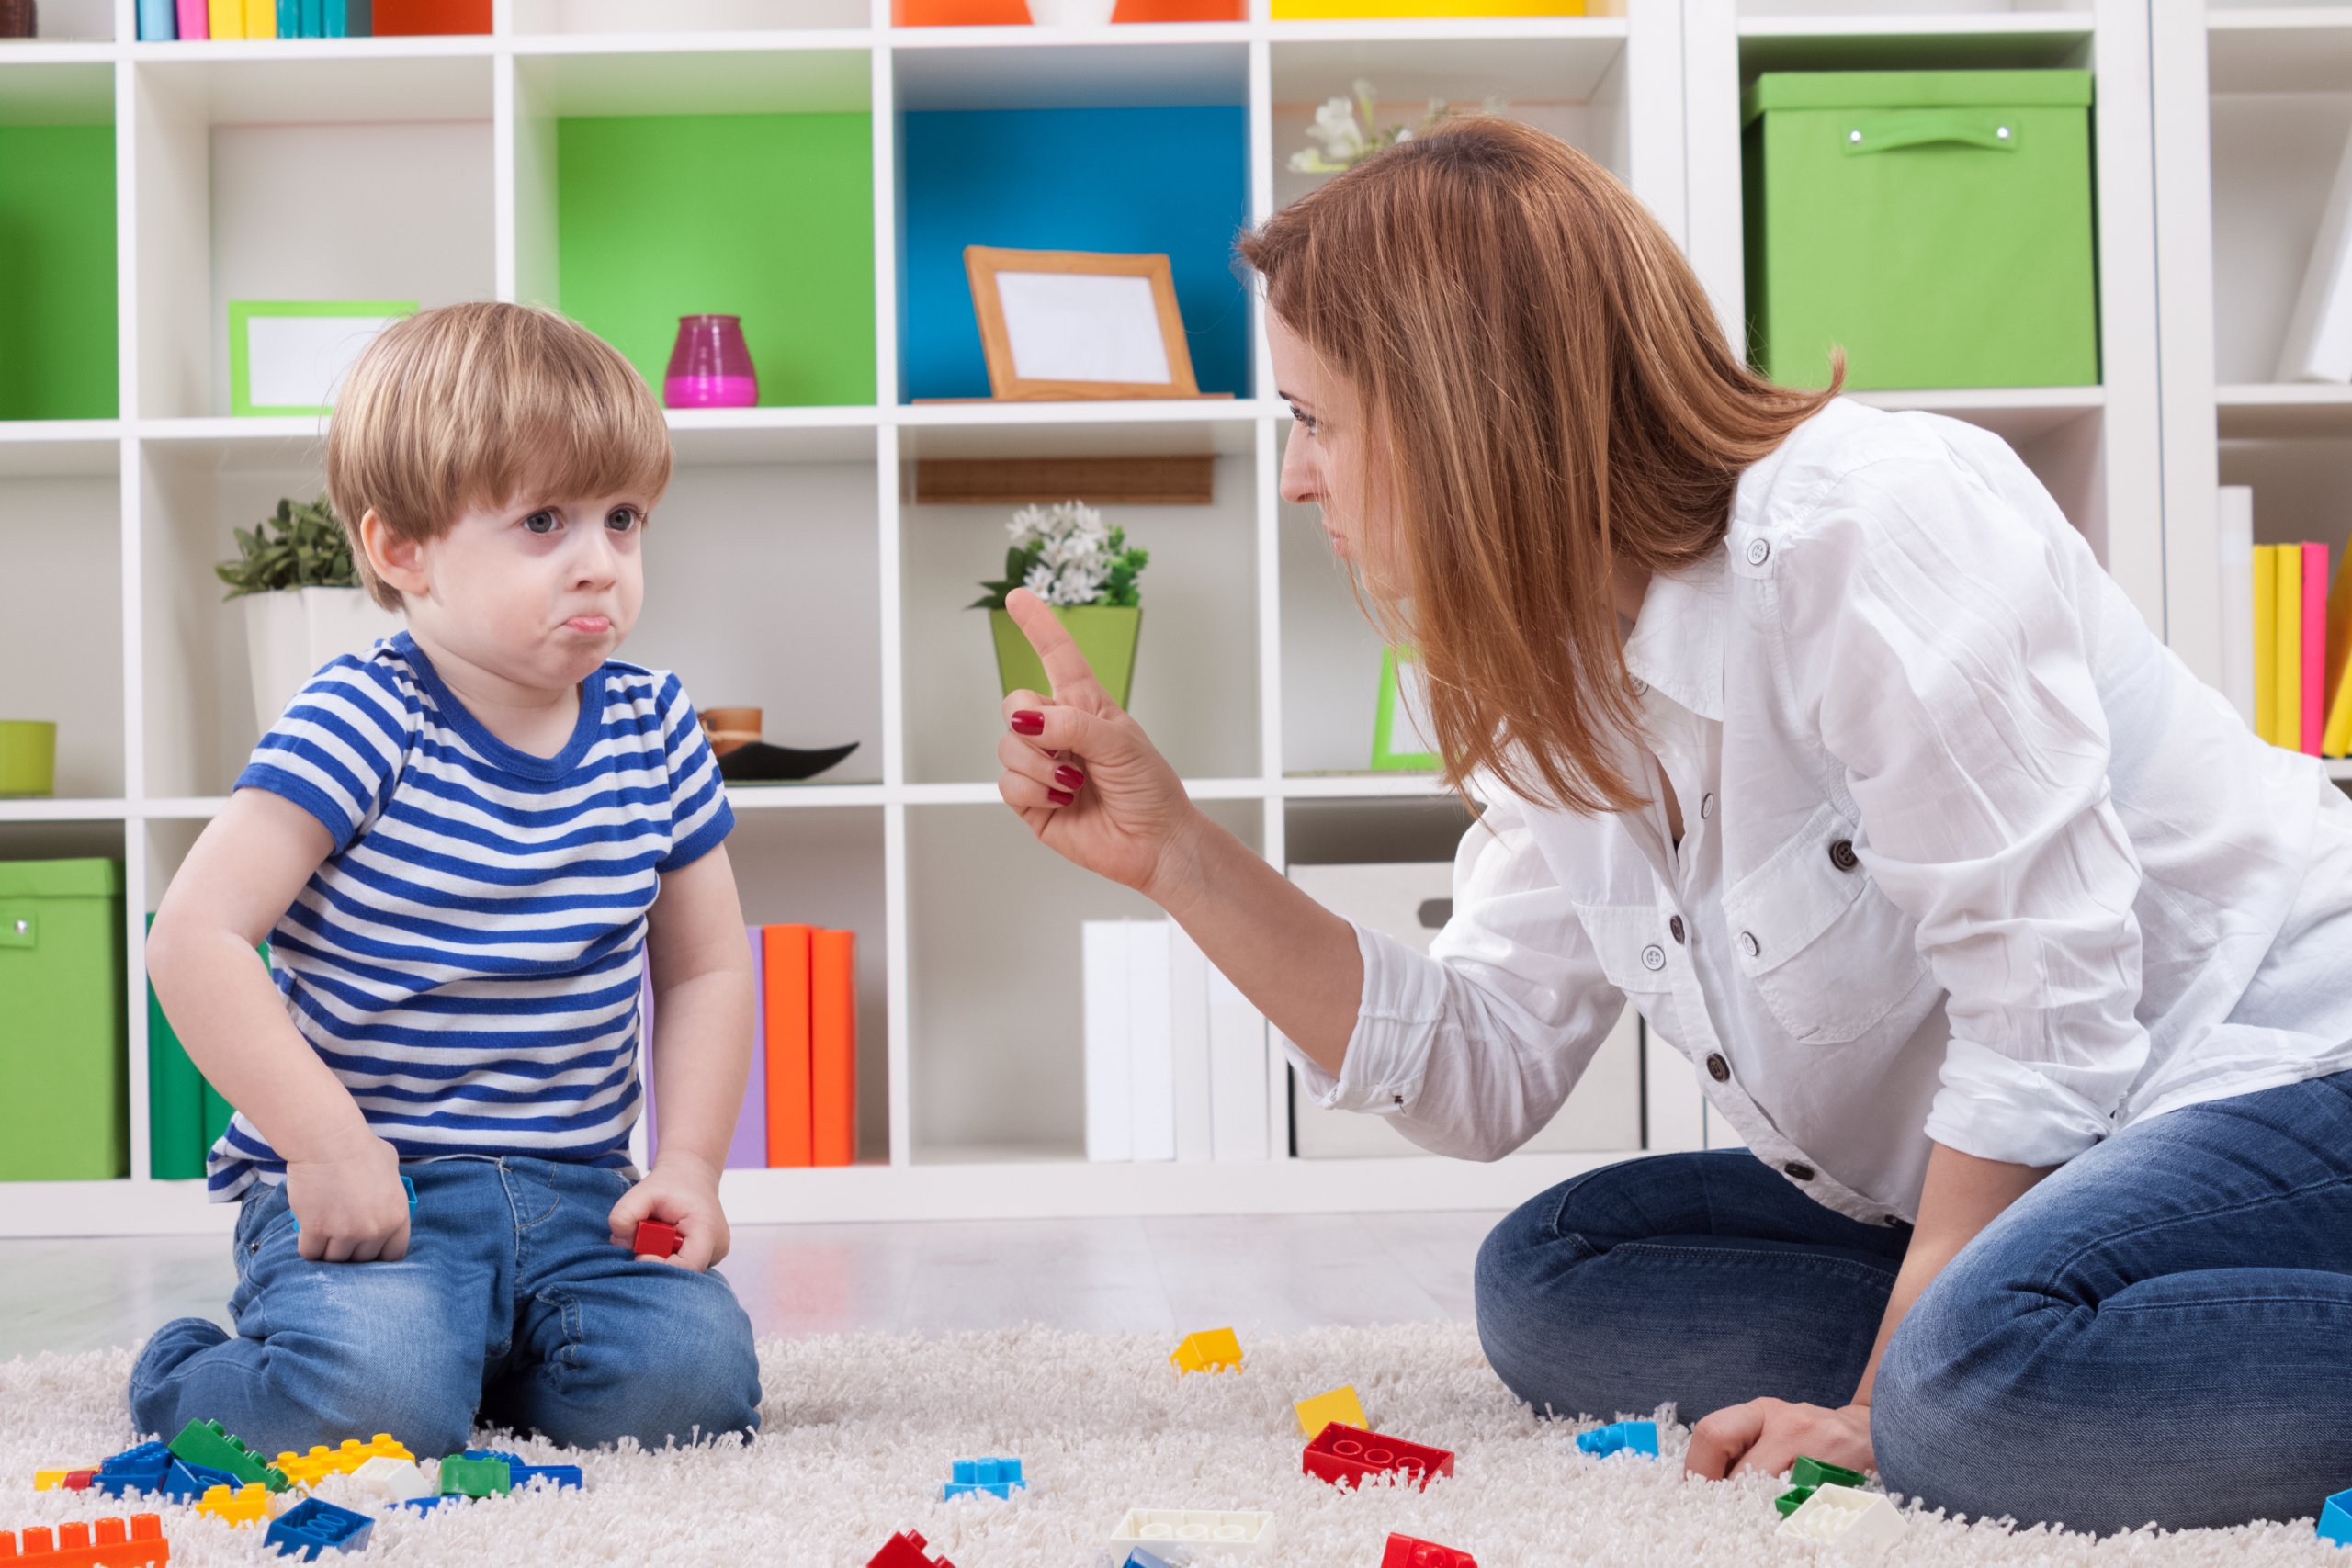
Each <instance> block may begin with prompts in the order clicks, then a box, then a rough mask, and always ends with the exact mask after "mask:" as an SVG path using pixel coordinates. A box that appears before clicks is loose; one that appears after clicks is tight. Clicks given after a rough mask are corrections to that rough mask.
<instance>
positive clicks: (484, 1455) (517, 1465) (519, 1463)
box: [458, 1449, 524, 1486]
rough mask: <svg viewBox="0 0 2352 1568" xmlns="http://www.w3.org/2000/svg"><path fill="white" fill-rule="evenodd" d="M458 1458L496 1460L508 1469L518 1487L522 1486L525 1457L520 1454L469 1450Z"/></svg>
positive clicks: (490, 1450) (502, 1451)
mask: <svg viewBox="0 0 2352 1568" xmlns="http://www.w3.org/2000/svg"><path fill="white" fill-rule="evenodd" d="M458 1458H459V1459H494V1460H496V1461H498V1462H499V1463H501V1464H503V1465H504V1466H505V1467H506V1471H507V1473H508V1474H510V1475H512V1476H513V1477H514V1478H515V1484H516V1485H518V1486H519V1485H520V1484H522V1481H523V1477H522V1473H521V1472H522V1470H523V1468H524V1466H523V1456H522V1455H520V1454H510V1453H508V1452H507V1451H506V1450H504V1449H468V1450H466V1451H465V1452H463V1453H461V1454H459V1455H458Z"/></svg>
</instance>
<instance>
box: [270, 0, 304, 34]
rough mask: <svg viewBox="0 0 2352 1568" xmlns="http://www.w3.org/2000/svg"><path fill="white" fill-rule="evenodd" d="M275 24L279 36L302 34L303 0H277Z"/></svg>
mask: <svg viewBox="0 0 2352 1568" xmlns="http://www.w3.org/2000/svg"><path fill="white" fill-rule="evenodd" d="M276 5H277V16H276V17H275V19H274V25H275V26H276V27H277V36H278V37H279V38H300V37H301V36H302V0H276Z"/></svg>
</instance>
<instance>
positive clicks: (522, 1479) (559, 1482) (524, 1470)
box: [506, 1464, 580, 1492]
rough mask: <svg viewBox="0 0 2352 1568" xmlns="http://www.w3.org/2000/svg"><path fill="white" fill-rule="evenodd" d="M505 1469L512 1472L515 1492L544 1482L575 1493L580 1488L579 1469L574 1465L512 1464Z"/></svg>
mask: <svg viewBox="0 0 2352 1568" xmlns="http://www.w3.org/2000/svg"><path fill="white" fill-rule="evenodd" d="M506 1468H507V1469H509V1470H511V1471H513V1472H515V1491H517V1492H520V1491H521V1490H523V1488H524V1487H526V1486H528V1485H529V1484H530V1483H532V1482H534V1481H544V1482H546V1483H548V1485H550V1486H554V1487H558V1488H561V1487H567V1486H568V1487H571V1488H572V1489H573V1490H575V1491H576V1490H578V1488H579V1486H580V1467H579V1466H578V1465H576V1464H512V1465H508V1466H507V1467H506Z"/></svg>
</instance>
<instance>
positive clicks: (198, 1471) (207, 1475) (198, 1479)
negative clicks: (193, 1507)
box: [160, 1459, 237, 1503]
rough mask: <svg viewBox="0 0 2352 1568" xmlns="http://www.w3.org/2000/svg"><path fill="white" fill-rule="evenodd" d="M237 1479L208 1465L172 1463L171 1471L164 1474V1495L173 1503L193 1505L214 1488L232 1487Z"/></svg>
mask: <svg viewBox="0 0 2352 1568" xmlns="http://www.w3.org/2000/svg"><path fill="white" fill-rule="evenodd" d="M236 1483H237V1478H236V1477H235V1476H233V1475H232V1474H230V1473H229V1472H227V1471H225V1470H214V1469H213V1468H212V1467H211V1466H209V1465H202V1464H190V1463H188V1461H186V1460H184V1459H175V1460H174V1461H172V1467H171V1469H169V1470H167V1471H165V1472H164V1484H163V1486H162V1487H161V1488H160V1490H161V1491H162V1492H163V1494H164V1496H166V1497H169V1498H170V1499H171V1500H172V1501H174V1502H175V1503H193V1502H195V1501H197V1500H198V1498H200V1497H202V1496H203V1495H205V1494H206V1493H208V1492H209V1491H211V1490H212V1489H213V1488H214V1487H216V1486H234V1485H235V1484H236Z"/></svg>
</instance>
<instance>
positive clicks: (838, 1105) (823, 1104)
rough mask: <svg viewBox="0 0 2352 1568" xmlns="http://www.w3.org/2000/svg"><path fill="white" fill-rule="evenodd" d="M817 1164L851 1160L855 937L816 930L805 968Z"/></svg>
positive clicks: (854, 1084) (854, 1132) (854, 1100)
mask: <svg viewBox="0 0 2352 1568" xmlns="http://www.w3.org/2000/svg"><path fill="white" fill-rule="evenodd" d="M809 1016H810V1017H811V1018H812V1019H813V1020H814V1023H813V1025H812V1031H811V1032H812V1035H813V1038H814V1040H815V1042H816V1049H815V1056H814V1058H813V1063H814V1065H813V1068H812V1072H811V1077H812V1079H813V1081H814V1084H815V1092H814V1095H813V1099H814V1101H815V1106H816V1118H817V1163H818V1164H819V1165H848V1164H849V1163H850V1162H851V1161H853V1160H854V1159H855V1158H856V1157H857V933H856V932H855V931H819V932H818V933H817V936H816V941H815V944H814V948H813V953H812V957H811V961H810V964H809Z"/></svg>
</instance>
